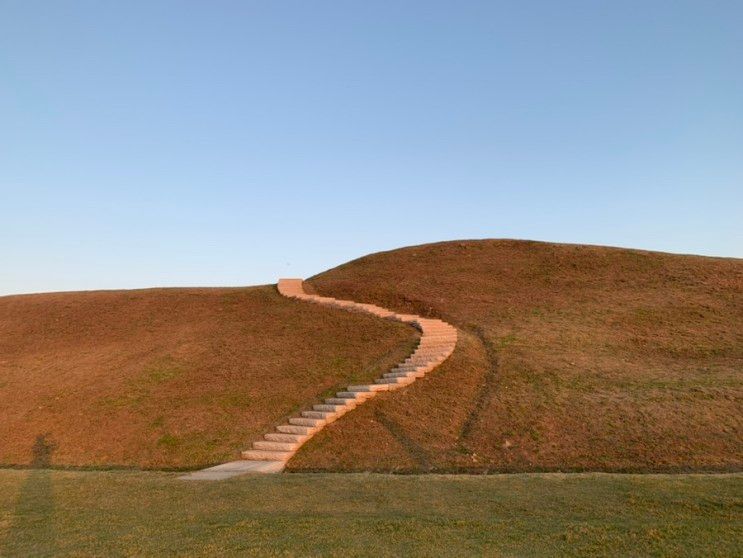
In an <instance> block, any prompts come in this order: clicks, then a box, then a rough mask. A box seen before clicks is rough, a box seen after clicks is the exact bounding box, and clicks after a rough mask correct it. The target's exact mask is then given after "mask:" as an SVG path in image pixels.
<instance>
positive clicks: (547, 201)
mask: <svg viewBox="0 0 743 558" xmlns="http://www.w3.org/2000/svg"><path fill="white" fill-rule="evenodd" d="M741 25H743V3H741V2H739V1H735V2H725V1H721V2H709V1H706V0H704V1H698V2H683V1H673V2H670V1H669V2H658V1H637V2H634V1H626V0H622V1H620V2H612V3H609V2H595V1H591V2H588V1H586V2H572V1H561V2H553V1H544V2H534V1H523V0H520V1H513V2H497V1H489V2H476V1H471V2H467V1H464V2H436V1H431V0H428V1H420V2H412V1H404V0H403V1H401V0H396V1H389V2H388V1H378V0H377V1H374V2H367V1H364V2H361V1H342V2H341V1H338V2H324V1H318V2H307V1H301V2H293V1H283V2H253V1H247V0H243V1H234V2H232V1H219V0H210V1H209V2H206V1H204V2H188V1H177V2H176V1H173V2H165V1H156V0H148V1H133V0H129V1H127V2H101V1H77V2H66V1H55V2H40V1H34V0H20V1H8V0H0V257H1V258H2V261H1V263H0V294H9V293H22V292H38V291H57V290H78V289H98V288H134V287H150V286H180V285H247V284H259V283H269V282H274V281H275V280H276V279H277V278H278V277H280V276H309V275H312V274H314V273H317V272H319V271H322V270H323V269H326V268H328V267H332V266H334V265H337V264H340V263H342V262H344V261H346V260H349V259H352V258H356V257H359V256H361V255H364V254H367V253H369V252H374V251H379V250H385V249H391V248H395V247H400V246H405V245H410V244H419V243H424V242H432V241H439V240H449V239H460V238H506V237H507V238H528V239H537V240H548V241H556V242H574V243H589V244H608V245H617V246H628V247H637V248H646V249H654V250H664V251H672V252H682V253H698V254H708V255H722V256H735V257H743V33H742V32H741Z"/></svg>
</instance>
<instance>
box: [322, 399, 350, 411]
mask: <svg viewBox="0 0 743 558" xmlns="http://www.w3.org/2000/svg"><path fill="white" fill-rule="evenodd" d="M325 403H326V404H327V405H336V406H345V407H348V409H349V410H350V409H353V408H354V407H355V406H356V404H357V402H356V400H355V399H354V398H350V397H349V398H344V397H328V398H327V399H326V400H325Z"/></svg>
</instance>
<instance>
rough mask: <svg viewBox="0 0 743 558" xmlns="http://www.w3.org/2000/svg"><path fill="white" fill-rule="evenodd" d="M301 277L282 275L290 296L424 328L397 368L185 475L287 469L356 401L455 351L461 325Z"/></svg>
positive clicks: (282, 287) (406, 380) (419, 373)
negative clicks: (332, 290)
mask: <svg viewBox="0 0 743 558" xmlns="http://www.w3.org/2000/svg"><path fill="white" fill-rule="evenodd" d="M302 283H303V281H302V279H281V280H280V281H279V284H278V289H279V292H280V293H281V294H282V295H284V296H286V297H289V298H294V299H297V300H302V301H306V302H313V303H315V304H323V305H326V306H332V307H334V308H339V309H342V310H348V311H350V312H364V313H367V314H372V315H373V316H377V317H379V318H384V319H386V320H396V321H400V322H404V323H407V324H410V325H411V326H413V327H415V328H417V329H419V330H420V331H421V337H420V341H419V343H418V346H417V347H416V349H415V351H413V353H412V354H411V355H410V356H409V357H408V358H406V359H405V360H404V361H402V362H401V363H399V364H398V365H396V366H395V367H394V368H392V370H390V371H389V372H387V373H386V374H383V375H382V377H381V378H378V379H376V380H374V383H371V384H361V385H350V386H348V387H346V389H345V390H342V391H339V392H338V393H336V394H335V397H330V398H327V399H325V400H324V401H323V402H322V403H318V404H316V405H313V406H312V409H307V410H305V411H302V412H301V413H300V414H299V416H297V417H292V418H290V419H289V420H288V421H287V423H286V424H281V425H279V426H277V427H276V430H275V431H274V432H269V433H268V434H266V435H264V436H263V440H258V441H256V442H253V447H252V449H249V450H245V451H243V452H242V457H243V461H235V462H232V463H225V464H223V465H218V466H216V467H211V468H209V469H204V470H202V471H196V472H194V473H190V474H189V475H186V476H184V477H182V478H184V479H189V480H220V479H223V478H229V477H230V476H234V475H237V474H244V473H246V472H261V473H268V472H270V473H275V472H280V471H282V470H283V469H284V466H285V465H286V462H287V461H288V460H289V459H290V458H291V457H292V456H293V455H294V453H295V452H296V451H297V450H298V449H299V448H300V446H301V445H302V444H304V443H305V442H306V441H307V440H309V439H310V438H311V437H312V436H314V435H315V434H316V433H317V432H319V431H320V430H321V429H322V428H323V427H324V426H325V425H326V424H330V423H331V422H333V421H335V420H337V419H338V418H340V417H342V416H343V415H344V414H346V413H347V412H349V411H351V410H353V409H354V408H355V407H356V406H357V405H360V404H362V403H363V402H364V401H366V400H368V399H370V398H372V397H374V396H375V395H377V394H378V393H380V392H382V391H393V390H396V389H400V388H403V387H405V386H407V385H409V384H412V383H413V382H414V381H415V380H417V379H418V378H422V377H424V376H425V375H426V374H428V373H429V372H431V370H433V369H434V368H436V367H437V366H438V365H439V364H441V363H442V362H444V361H445V360H446V359H447V358H448V357H449V355H451V354H452V352H454V347H455V345H456V344H457V330H456V328H455V327H454V326H451V325H449V324H447V323H446V322H444V321H442V320H437V319H430V318H421V317H420V316H416V315H414V314H398V313H395V312H392V311H390V310H387V309H385V308H380V307H379V306H375V305H373V304H362V303H358V302H353V301H351V300H336V299H334V298H330V297H326V296H319V295H313V294H307V293H306V292H304V288H303V286H302Z"/></svg>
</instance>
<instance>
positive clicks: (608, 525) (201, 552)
mask: <svg viewBox="0 0 743 558" xmlns="http://www.w3.org/2000/svg"><path fill="white" fill-rule="evenodd" d="M742 525H743V475H709V476H705V475H675V476H672V475H610V474H573V475H558V474H550V475H540V474H531V475H502V476H435V475H428V476H392V475H365V474H357V475H339V474H330V475H304V474H285V475H276V476H255V477H241V478H236V479H232V480H229V481H223V482H217V483H208V482H207V483H203V482H185V481H179V480H177V479H176V475H174V474H169V473H140V472H68V471H47V470H31V471H29V470H26V471H20V470H1V471H0V556H52V555H54V556H82V555H85V556H88V555H97V556H146V555H150V556H151V555H179V556H214V555H261V556H329V555H330V556H335V555H337V556H344V557H347V556H404V555H425V556H432V555H436V556H477V555H489V556H494V555H495V556H498V555H504V556H535V555H539V556H545V555H550V556H554V555H565V556H618V555H622V556H626V555H632V556H647V555H657V556H733V555H735V554H736V552H740V550H741V548H743V528H742V527H741V526H742Z"/></svg>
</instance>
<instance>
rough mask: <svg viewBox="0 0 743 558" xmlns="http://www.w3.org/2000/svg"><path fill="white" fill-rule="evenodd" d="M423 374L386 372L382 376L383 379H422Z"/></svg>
mask: <svg viewBox="0 0 743 558" xmlns="http://www.w3.org/2000/svg"><path fill="white" fill-rule="evenodd" d="M425 375H426V373H425V372H387V373H386V374H382V377H383V378H422V377H423V376H425Z"/></svg>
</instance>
